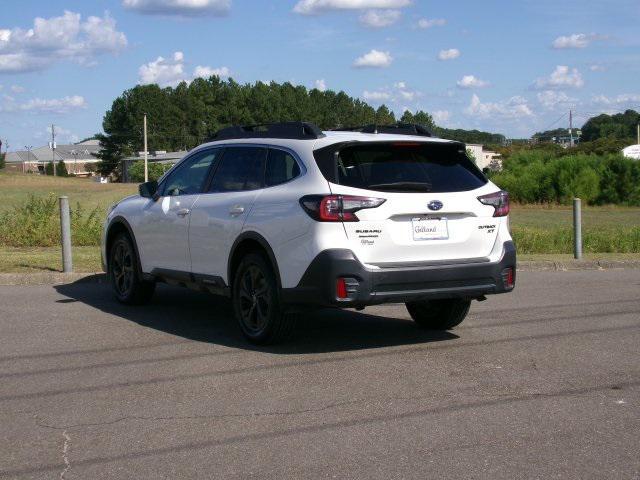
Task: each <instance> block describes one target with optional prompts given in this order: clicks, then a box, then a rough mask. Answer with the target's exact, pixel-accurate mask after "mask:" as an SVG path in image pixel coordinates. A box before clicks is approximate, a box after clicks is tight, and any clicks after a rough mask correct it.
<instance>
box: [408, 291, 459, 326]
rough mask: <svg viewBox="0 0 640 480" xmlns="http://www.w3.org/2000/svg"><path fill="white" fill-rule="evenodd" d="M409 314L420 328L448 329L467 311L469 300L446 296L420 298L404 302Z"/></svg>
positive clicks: (455, 324)
mask: <svg viewBox="0 0 640 480" xmlns="http://www.w3.org/2000/svg"><path fill="white" fill-rule="evenodd" d="M406 306H407V310H408V311H409V315H411V318H413V321H414V322H416V324H417V325H418V326H420V327H421V328H426V329H429V330H450V329H452V328H454V327H456V326H457V325H460V323H462V321H463V320H464V319H465V317H466V316H467V313H469V307H470V306H471V300H463V299H459V298H447V299H444V300H420V301H417V302H408V303H407V304H406Z"/></svg>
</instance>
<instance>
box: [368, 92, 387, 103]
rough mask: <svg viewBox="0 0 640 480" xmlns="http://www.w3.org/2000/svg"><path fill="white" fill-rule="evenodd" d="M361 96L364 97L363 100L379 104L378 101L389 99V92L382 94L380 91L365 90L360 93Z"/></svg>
mask: <svg viewBox="0 0 640 480" xmlns="http://www.w3.org/2000/svg"><path fill="white" fill-rule="evenodd" d="M362 96H363V97H364V99H365V100H373V101H375V102H380V101H384V100H389V99H391V93H390V92H382V91H374V92H370V91H368V90H365V91H364V92H363V93H362Z"/></svg>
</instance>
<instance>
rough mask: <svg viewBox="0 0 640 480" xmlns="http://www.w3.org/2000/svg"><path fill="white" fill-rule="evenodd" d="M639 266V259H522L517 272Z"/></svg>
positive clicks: (632, 267) (609, 268)
mask: <svg viewBox="0 0 640 480" xmlns="http://www.w3.org/2000/svg"><path fill="white" fill-rule="evenodd" d="M635 268H640V260H575V261H572V262H553V261H551V260H529V261H527V260H524V261H521V262H518V267H517V268H516V270H517V271H519V272H545V271H555V272H568V271H573V270H614V269H635Z"/></svg>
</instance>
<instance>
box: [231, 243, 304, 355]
mask: <svg viewBox="0 0 640 480" xmlns="http://www.w3.org/2000/svg"><path fill="white" fill-rule="evenodd" d="M232 293H233V310H234V313H235V316H236V319H237V320H238V323H239V324H240V328H241V329H242V333H243V334H244V335H245V337H247V339H248V340H249V341H250V342H252V343H256V344H259V345H268V344H273V343H277V342H280V341H282V340H284V339H286V338H287V337H288V336H289V335H290V334H291V332H292V330H293V327H294V325H295V315H294V314H293V313H288V312H286V311H285V310H284V308H283V305H282V302H281V300H280V292H279V289H278V284H277V282H276V278H275V275H274V273H273V269H272V268H271V266H270V265H269V263H268V262H267V261H266V260H265V259H264V257H263V256H262V255H259V254H257V253H250V254H248V255H247V256H246V257H244V258H243V259H242V261H241V262H240V265H239V266H238V269H237V270H236V273H235V275H234V280H233V292H232Z"/></svg>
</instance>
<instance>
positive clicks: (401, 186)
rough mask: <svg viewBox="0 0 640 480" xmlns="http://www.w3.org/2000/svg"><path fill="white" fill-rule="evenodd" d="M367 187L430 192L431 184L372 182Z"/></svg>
mask: <svg viewBox="0 0 640 480" xmlns="http://www.w3.org/2000/svg"><path fill="white" fill-rule="evenodd" d="M367 188H371V189H381V190H410V191H412V192H430V191H431V184H430V183H427V182H393V183H374V184H372V185H369V186H368V187H367Z"/></svg>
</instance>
